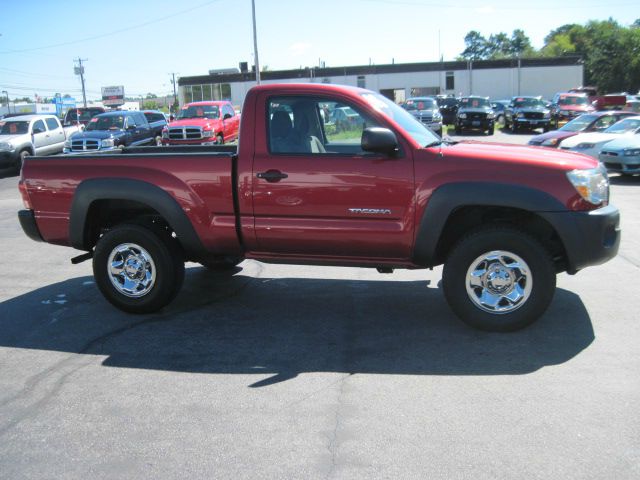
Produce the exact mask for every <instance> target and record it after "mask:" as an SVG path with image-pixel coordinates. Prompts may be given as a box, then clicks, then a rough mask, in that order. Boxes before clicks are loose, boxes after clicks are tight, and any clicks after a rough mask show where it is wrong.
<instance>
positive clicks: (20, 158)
mask: <svg viewBox="0 0 640 480" xmlns="http://www.w3.org/2000/svg"><path fill="white" fill-rule="evenodd" d="M29 155H31V152H30V151H29V150H22V151H21V152H20V153H19V154H18V159H17V160H16V170H17V171H18V173H20V171H21V170H22V165H24V159H25V158H27V157H28V156H29Z"/></svg>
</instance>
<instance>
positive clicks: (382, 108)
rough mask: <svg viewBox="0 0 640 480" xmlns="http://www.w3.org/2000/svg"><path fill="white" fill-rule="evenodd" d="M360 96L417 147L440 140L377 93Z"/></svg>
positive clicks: (401, 109)
mask: <svg viewBox="0 0 640 480" xmlns="http://www.w3.org/2000/svg"><path fill="white" fill-rule="evenodd" d="M360 95H362V98H364V99H365V100H366V101H367V102H368V103H369V105H371V106H372V107H373V108H375V109H376V110H378V111H379V112H381V113H383V114H384V115H386V116H387V117H389V118H390V119H392V120H393V121H395V122H396V123H397V124H398V125H400V127H402V129H403V130H404V131H405V132H407V133H408V134H409V135H410V136H411V138H413V139H414V140H415V141H416V142H417V143H418V144H419V145H422V146H423V147H424V146H427V145H429V144H431V143H433V142H436V141H439V140H440V137H438V136H437V135H436V134H435V133H433V132H432V131H431V130H429V129H428V128H427V127H425V126H424V125H423V124H422V123H420V122H419V121H418V120H416V119H415V117H414V116H413V115H411V114H410V113H409V112H407V111H406V110H404V109H403V108H402V107H399V106H398V105H396V104H395V103H393V102H392V101H391V100H389V99H388V98H386V97H383V96H382V95H380V94H377V93H361V94H360Z"/></svg>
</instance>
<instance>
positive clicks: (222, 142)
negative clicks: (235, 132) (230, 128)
mask: <svg viewBox="0 0 640 480" xmlns="http://www.w3.org/2000/svg"><path fill="white" fill-rule="evenodd" d="M218 145H224V136H223V135H222V134H221V133H219V134H218Z"/></svg>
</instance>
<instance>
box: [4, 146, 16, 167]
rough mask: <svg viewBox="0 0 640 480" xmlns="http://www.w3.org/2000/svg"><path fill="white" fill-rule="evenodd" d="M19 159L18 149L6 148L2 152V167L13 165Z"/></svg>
mask: <svg viewBox="0 0 640 480" xmlns="http://www.w3.org/2000/svg"><path fill="white" fill-rule="evenodd" d="M17 160H18V151H17V150H11V151H8V150H4V151H2V152H0V167H12V166H14V165H15V164H16V161H17Z"/></svg>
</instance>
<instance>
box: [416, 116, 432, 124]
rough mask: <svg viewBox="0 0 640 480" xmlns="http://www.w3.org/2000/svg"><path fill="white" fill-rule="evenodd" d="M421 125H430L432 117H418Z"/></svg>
mask: <svg viewBox="0 0 640 480" xmlns="http://www.w3.org/2000/svg"><path fill="white" fill-rule="evenodd" d="M418 120H420V121H421V122H422V123H431V122H432V121H433V115H421V116H420V117H418Z"/></svg>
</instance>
